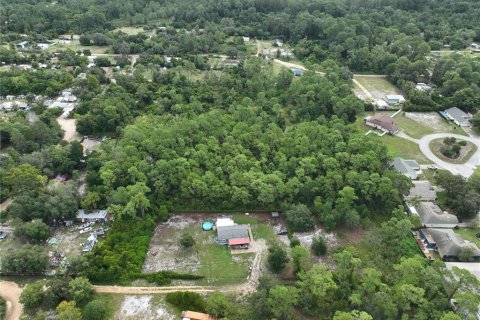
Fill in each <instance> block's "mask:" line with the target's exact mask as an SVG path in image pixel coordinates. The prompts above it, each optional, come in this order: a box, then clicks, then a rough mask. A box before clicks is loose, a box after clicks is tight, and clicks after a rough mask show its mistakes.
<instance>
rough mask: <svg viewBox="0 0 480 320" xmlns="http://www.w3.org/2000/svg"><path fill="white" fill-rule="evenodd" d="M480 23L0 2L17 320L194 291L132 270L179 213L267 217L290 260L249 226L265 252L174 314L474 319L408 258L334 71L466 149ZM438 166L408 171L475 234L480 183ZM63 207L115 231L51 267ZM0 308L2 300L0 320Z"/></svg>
mask: <svg viewBox="0 0 480 320" xmlns="http://www.w3.org/2000/svg"><path fill="white" fill-rule="evenodd" d="M479 17H480V1H476V0H463V1H454V0H425V1H414V0H245V1H239V0H224V1H212V0H198V1H192V0H82V1H78V0H59V1H53V2H52V1H45V0H3V2H2V8H1V9H0V42H1V43H0V62H1V63H2V65H1V66H0V103H2V105H3V103H8V101H10V100H15V101H17V100H19V101H21V102H25V103H27V104H28V105H29V106H30V107H29V108H27V109H25V110H19V109H18V108H17V107H16V105H15V104H14V106H13V109H12V110H7V109H6V108H4V107H1V108H0V202H2V205H3V203H6V204H8V205H5V210H3V208H2V211H1V212H0V222H1V223H2V224H5V226H7V225H8V226H11V227H12V230H14V231H12V232H11V233H9V234H8V239H7V241H11V242H7V241H4V242H0V258H1V259H0V262H1V264H0V271H1V272H5V273H6V274H9V275H13V280H14V281H16V278H15V277H18V278H19V279H22V277H24V276H29V277H30V276H31V277H32V279H34V280H32V281H29V280H22V281H24V282H22V283H25V282H28V285H27V286H25V287H22V290H23V292H22V295H21V298H20V302H21V303H23V304H24V307H25V314H24V315H23V318H22V319H40V318H42V319H43V318H44V317H45V316H47V314H50V313H55V314H56V315H57V316H58V317H57V319H59V320H62V319H69V320H81V319H85V320H86V319H99V320H102V319H108V318H114V317H116V316H118V312H117V311H118V310H117V311H115V310H113V307H111V306H110V305H109V303H110V302H111V301H112V300H109V299H111V296H109V295H105V294H101V293H95V287H93V286H92V284H97V285H124V286H139V285H146V286H166V285H172V286H174V285H175V284H176V283H177V282H175V280H181V281H182V282H180V284H181V285H182V286H183V285H184V284H185V283H186V284H187V285H185V286H188V285H200V283H201V284H203V283H204V282H201V281H207V283H208V280H209V279H205V277H206V276H205V275H203V274H197V272H196V271H192V272H183V271H182V270H176V269H169V270H159V271H153V272H150V271H149V272H146V271H144V270H145V261H146V260H147V259H148V257H149V255H150V258H151V252H150V251H149V246H150V245H151V244H152V241H154V240H155V238H154V237H156V236H157V237H158V234H157V233H156V232H157V227H158V226H162V225H166V224H167V221H169V219H170V218H172V217H173V216H176V215H177V216H178V215H180V214H181V213H188V212H195V213H198V214H200V213H213V212H215V213H227V212H228V213H242V215H243V214H244V213H248V212H252V213H255V212H257V213H265V212H269V213H270V212H280V213H281V223H284V224H285V228H284V229H285V230H284V229H283V228H280V229H281V230H280V229H279V230H280V232H281V233H284V235H285V236H286V238H287V239H288V243H289V245H286V244H285V243H283V242H282V241H279V240H278V239H277V237H276V236H278V235H279V234H276V233H277V232H278V231H279V230H275V231H274V230H273V229H271V228H270V227H271V226H270V225H268V226H267V224H264V225H261V223H260V222H259V225H261V226H259V225H255V224H252V229H253V230H254V231H255V232H258V233H259V234H260V236H259V239H261V240H262V241H264V245H265V255H264V256H263V257H262V260H261V262H260V263H261V264H262V269H261V270H262V272H261V275H260V276H259V279H258V281H256V282H255V288H254V289H255V290H251V291H252V292H251V291H248V294H247V293H246V294H245V295H242V296H238V295H237V292H235V291H229V290H230V289H231V287H225V288H222V287H220V286H218V287H214V286H213V285H212V287H213V288H215V289H217V291H218V292H215V293H209V294H206V295H203V294H202V295H198V294H196V293H192V292H172V293H169V294H167V295H166V297H165V301H166V303H168V305H169V306H171V307H172V308H173V309H175V311H176V312H177V311H178V313H179V312H180V311H183V310H184V309H186V308H190V309H191V310H192V311H198V312H206V313H209V314H211V315H213V316H215V317H217V318H219V319H228V320H237V319H238V320H240V319H255V320H273V319H277V320H293V319H300V320H304V319H305V320H307V319H334V320H370V319H372V320H373V319H379V320H380V319H381V320H384V319H388V320H409V319H412V320H427V319H428V320H429V319H438V320H461V319H468V320H471V319H475V317H476V314H477V313H478V306H479V304H480V295H479V292H480V282H479V280H478V279H477V278H476V277H475V276H474V275H472V274H471V273H469V272H468V271H466V270H463V269H459V268H456V267H453V268H447V267H446V265H445V263H444V262H443V261H441V259H440V258H439V254H438V252H434V253H433V255H434V256H435V258H436V261H431V260H435V259H431V260H428V259H427V258H426V257H425V256H424V255H423V254H422V252H421V249H419V246H418V241H420V240H418V239H417V241H416V240H415V238H414V237H413V236H412V231H414V232H415V231H416V230H418V229H419V228H420V227H421V222H420V219H419V218H418V217H416V216H407V215H406V214H405V208H404V207H403V200H404V196H405V195H407V194H408V193H409V191H410V189H411V188H412V186H413V184H412V182H411V179H410V178H408V177H406V176H405V175H403V174H401V173H399V172H397V171H396V170H394V168H392V166H391V161H392V152H391V147H392V146H391V145H388V146H387V143H389V141H397V140H393V139H399V140H401V139H400V138H397V137H394V136H392V135H390V134H386V136H385V138H386V139H383V140H382V139H381V137H373V136H374V135H372V134H370V135H369V134H367V135H365V132H363V131H361V130H359V122H360V121H362V119H363V117H365V115H366V114H371V113H370V112H372V111H375V107H374V106H373V104H372V103H371V102H372V101H371V100H372V99H365V100H361V99H359V98H358V97H357V96H356V95H355V92H354V91H353V90H352V87H354V86H355V85H356V80H355V78H354V75H355V77H357V76H359V75H367V77H368V76H372V75H373V76H378V77H380V78H381V79H382V80H383V81H385V82H390V85H392V86H393V87H395V88H398V91H399V92H400V93H401V94H403V95H404V97H405V98H406V100H407V101H406V102H405V104H404V105H403V106H402V107H401V108H402V110H400V111H399V112H401V111H403V112H402V114H403V115H404V114H405V112H413V113H417V112H430V113H431V114H434V113H437V112H438V111H442V110H445V109H448V108H452V107H458V108H461V109H462V110H463V111H465V112H469V113H471V114H472V115H473V117H472V119H471V120H470V123H471V125H472V129H473V130H471V132H470V131H468V132H466V133H465V134H466V135H473V134H475V130H476V131H477V133H478V132H480V112H479V111H480V56H479V55H478V53H474V52H473V51H472V50H471V46H472V44H474V43H480V23H479V22H480V18H479ZM59 41H64V43H63V44H62V43H61V42H59ZM22 42H27V43H29V44H32V45H29V46H28V47H26V48H24V49H22V48H20V47H19V46H20V44H21V43H22ZM67 42H68V43H67ZM45 43H47V44H51V46H50V47H48V48H47V49H43V50H42V49H40V48H39V47H38V44H45ZM52 43H55V44H52ZM35 44H37V45H35ZM262 45H263V46H265V47H266V48H267V49H266V50H262V48H261V46H262ZM268 50H271V52H273V53H272V54H269V53H265V52H266V51H268ZM282 50H284V51H283V53H282ZM276 60H277V61H276ZM279 60H282V61H280V63H278V61H279ZM275 61H276V62H275ZM289 62H290V63H292V65H293V64H295V65H297V66H298V65H301V66H305V71H304V72H303V69H302V74H301V75H298V74H294V72H292V71H293V70H292V68H290V67H288V68H287V67H285V66H288V63H289ZM282 63H283V64H282ZM417 83H428V84H429V86H430V87H431V88H432V89H431V90H426V91H423V90H418V89H416V84H417ZM64 90H67V91H69V94H71V95H73V96H75V97H76V98H75V102H74V108H72V109H73V110H72V111H71V112H70V113H69V114H68V116H64V114H63V112H64V109H62V107H55V105H54V101H57V102H58V101H61V100H62V98H59V97H61V95H62V94H63V93H62V92H63V91H64ZM11 96H13V98H10V97H11ZM77 98H78V100H77ZM57 99H60V100H57ZM59 105H60V106H61V104H59ZM2 108H4V109H3V110H2ZM359 120H360V121H359ZM69 121H70V122H72V123H74V130H73V131H74V133H75V138H68V139H67V136H68V134H65V127H64V126H65V122H69ZM404 121H406V120H405V119H404ZM361 124H363V123H361ZM452 130H457V127H454V128H453V129H452ZM460 130H461V128H460V129H459V130H457V131H454V132H458V131H460ZM365 131H367V130H365ZM64 139H66V140H64ZM387 139H388V140H387ZM67 140H68V141H67ZM413 140H415V139H413ZM85 141H97V142H98V146H97V147H95V148H92V149H88V150H87V147H85ZM384 142H385V143H384ZM409 142H410V141H409ZM390 143H391V142H390ZM394 143H395V142H394ZM396 143H400V144H401V143H402V141H400V142H398V141H397V142H396ZM415 148H417V147H416V146H415ZM417 149H418V148H417ZM472 152H475V150H473V151H472ZM423 164H424V163H423V162H422V165H423ZM437 169H438V168H436V167H435V168H434V169H432V170H430V171H428V172H427V174H426V175H425V176H426V179H429V180H430V181H432V182H434V183H435V184H436V185H437V186H439V187H440V188H441V192H439V196H438V199H437V202H438V203H439V204H440V205H441V207H442V209H443V210H445V211H448V212H449V213H453V214H455V215H456V216H457V217H458V219H459V220H460V222H462V223H464V224H466V221H470V219H474V218H475V216H476V215H477V214H478V212H479V210H480V200H479V199H480V175H478V169H477V174H473V175H471V176H470V177H469V178H467V177H465V176H461V175H454V174H451V173H449V172H448V171H446V170H438V172H437ZM434 171H435V172H434ZM59 177H60V178H62V177H65V179H66V180H67V181H66V182H65V181H63V180H62V182H60V183H57V184H56V186H53V185H54V184H55V183H54V181H58V179H59ZM62 179H63V178H62ZM80 186H81V187H80ZM80 189H81V192H80ZM417 200H418V199H414V200H413V201H414V202H415V201H417ZM80 208H82V209H85V210H87V211H91V210H92V211H93V210H98V209H106V210H107V211H108V214H109V215H110V217H112V218H113V220H114V221H112V222H111V223H109V224H105V225H103V224H102V228H103V227H106V226H107V225H108V228H106V229H109V231H108V233H106V235H105V236H104V237H102V238H99V242H98V243H96V244H95V246H94V248H93V249H92V250H91V251H90V252H80V254H78V255H76V256H73V257H72V256H69V257H68V260H67V259H66V260H65V261H67V262H66V263H65V264H64V266H63V265H62V268H63V267H64V268H63V269H62V270H61V271H59V269H57V270H56V271H55V272H53V273H52V272H51V271H52V267H51V256H52V254H53V253H52V251H54V250H52V249H51V246H50V247H49V246H48V245H47V243H48V241H49V240H51V239H52V238H53V237H55V236H56V234H57V233H56V232H57V231H58V230H62V228H66V227H65V226H64V225H65V224H66V222H67V221H68V222H70V221H73V220H75V217H76V214H77V210H78V209H80ZM243 219H246V221H249V223H250V222H251V220H248V217H247V216H244V217H243ZM262 223H263V222H262ZM469 226H470V225H469ZM472 226H473V224H472ZM95 228H96V227H95ZM262 228H263V229H262ZM457 229H458V228H457ZM457 229H455V230H456V231H458V230H457ZM2 230H3V229H2ZM8 230H9V229H8ZM72 230H75V231H74V232H75V233H78V230H77V229H76V225H75V226H74V227H72ZM475 230H478V226H476V227H475V226H473V227H472V228H471V229H468V232H470V234H471V238H470V240H471V241H475V240H476V239H475V235H474V233H475V232H476V231H475ZM316 231H321V232H317V233H315V232H316ZM95 232H96V231H95ZM176 232H181V231H178V230H177V231H176ZM269 232H270V233H272V234H273V236H272V235H271V234H270V233H269ZM304 232H307V233H308V232H310V233H313V236H312V239H310V240H311V244H309V245H308V246H307V245H305V243H304V242H302V241H301V239H299V238H300V236H298V235H299V234H300V235H301V233H304ZM452 232H453V231H452ZM329 233H332V234H335V236H336V239H337V240H338V241H337V243H335V244H334V245H332V242H331V239H330V240H329V239H328V237H326V236H325V235H327V234H329ZM297 236H298V238H297ZM84 238H85V239H83V238H82V239H83V240H82V241H83V242H82V243H78V246H77V247H79V248H80V247H82V246H83V244H84V243H85V241H87V240H86V239H87V235H85V236H84ZM272 238H273V239H272ZM182 239H183V240H185V239H187V240H186V241H184V243H187V245H185V244H182V245H181V246H179V249H178V250H179V256H180V255H182V254H184V253H185V252H187V250H188V248H186V247H192V248H193V249H191V250H197V252H196V257H197V258H198V257H199V253H198V247H197V246H196V243H195V241H196V240H195V239H194V237H193V236H192V235H190V234H188V233H187V232H184V233H183V234H182ZM472 239H473V240H472ZM197 240H198V239H197ZM0 241H3V240H0ZM4 243H7V244H8V245H4ZM11 243H13V245H12V244H11ZM7 247H8V249H6V250H4V248H7ZM77 249H78V248H77ZM180 250H183V251H180ZM159 252H160V251H159ZM156 254H157V252H155V255H156ZM228 255H229V257H230V253H228ZM469 258H470V256H468V257H467V258H466V260H465V261H469ZM157 259H159V260H161V259H162V254H161V253H159V255H158V258H157ZM252 260H253V255H252ZM461 261H462V262H463V261H464V260H463V258H462V260H461ZM263 264H264V265H265V266H264V265H263ZM250 271H251V270H250ZM250 271H249V272H250ZM47 275H48V277H47ZM0 279H2V280H3V276H0ZM25 279H27V278H25ZM45 279H46V280H45ZM5 280H12V279H10V278H5ZM232 287H233V285H232ZM209 288H210V287H209ZM222 289H224V290H222ZM227 289H228V290H227ZM209 290H211V289H209ZM122 298H123V297H122ZM162 299H163V298H162ZM452 299H453V300H452ZM452 301H453V302H454V303H453V302H452ZM107 305H108V307H106V306H107ZM112 305H113V304H112ZM4 309H5V307H4V303H3V300H2V299H1V298H0V318H2V315H3V313H5V311H4ZM116 312H117V313H116Z"/></svg>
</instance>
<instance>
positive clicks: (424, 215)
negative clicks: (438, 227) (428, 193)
mask: <svg viewBox="0 0 480 320" xmlns="http://www.w3.org/2000/svg"><path fill="white" fill-rule="evenodd" d="M415 209H416V210H417V212H418V215H419V216H420V218H421V220H422V224H458V218H457V216H455V215H453V214H449V213H444V212H443V211H442V209H440V207H439V206H437V205H436V204H435V203H433V202H420V203H419V204H418V205H416V206H415Z"/></svg>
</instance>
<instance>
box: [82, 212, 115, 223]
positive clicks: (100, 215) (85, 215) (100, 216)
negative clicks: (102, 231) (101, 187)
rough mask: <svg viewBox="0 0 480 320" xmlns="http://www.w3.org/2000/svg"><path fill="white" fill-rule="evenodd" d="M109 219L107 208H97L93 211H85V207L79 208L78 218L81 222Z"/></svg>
mask: <svg viewBox="0 0 480 320" xmlns="http://www.w3.org/2000/svg"><path fill="white" fill-rule="evenodd" d="M107 219H108V215H107V210H95V211H92V212H85V210H84V209H79V210H78V211H77V216H76V220H77V221H79V222H95V221H106V220H107Z"/></svg>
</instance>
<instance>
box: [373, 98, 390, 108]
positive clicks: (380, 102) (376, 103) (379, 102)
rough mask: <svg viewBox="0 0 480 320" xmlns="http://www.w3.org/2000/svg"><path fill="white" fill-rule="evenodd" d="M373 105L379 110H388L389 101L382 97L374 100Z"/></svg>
mask: <svg viewBox="0 0 480 320" xmlns="http://www.w3.org/2000/svg"><path fill="white" fill-rule="evenodd" d="M373 105H374V106H376V107H377V108H378V109H379V110H386V109H388V103H386V102H385V100H382V99H376V100H373Z"/></svg>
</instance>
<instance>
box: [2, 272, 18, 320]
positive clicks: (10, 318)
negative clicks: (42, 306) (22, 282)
mask: <svg viewBox="0 0 480 320" xmlns="http://www.w3.org/2000/svg"><path fill="white" fill-rule="evenodd" d="M21 293H22V289H21V288H19V287H18V285H17V284H16V283H14V282H9V281H0V296H1V297H2V298H3V299H5V300H6V301H7V314H6V317H5V320H18V319H20V316H21V315H22V309H23V306H22V304H21V303H20V302H19V299H20V294H21Z"/></svg>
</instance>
